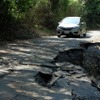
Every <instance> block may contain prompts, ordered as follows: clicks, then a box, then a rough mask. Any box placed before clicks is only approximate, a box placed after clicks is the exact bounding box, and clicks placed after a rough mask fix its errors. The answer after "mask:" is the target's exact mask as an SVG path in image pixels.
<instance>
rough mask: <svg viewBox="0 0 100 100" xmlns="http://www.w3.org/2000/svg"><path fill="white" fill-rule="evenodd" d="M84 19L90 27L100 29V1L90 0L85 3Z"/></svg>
mask: <svg viewBox="0 0 100 100" xmlns="http://www.w3.org/2000/svg"><path fill="white" fill-rule="evenodd" d="M84 17H85V19H86V21H87V23H88V25H89V26H90V27H100V0H88V2H86V3H85V7H84ZM90 23H91V24H90Z"/></svg>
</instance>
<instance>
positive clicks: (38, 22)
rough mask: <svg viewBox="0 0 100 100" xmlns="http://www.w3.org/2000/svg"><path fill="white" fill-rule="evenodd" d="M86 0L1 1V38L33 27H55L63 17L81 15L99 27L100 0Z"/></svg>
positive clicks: (12, 35) (10, 36)
mask: <svg viewBox="0 0 100 100" xmlns="http://www.w3.org/2000/svg"><path fill="white" fill-rule="evenodd" d="M84 1H85V0H84ZM86 1H87V2H86V3H85V2H83V0H0V18H1V19H0V27H1V29H0V38H1V39H3V38H5V39H7V38H14V37H15V36H18V35H20V34H21V32H22V30H23V33H25V34H26V32H27V30H29V31H28V32H30V30H31V31H32V32H33V30H34V29H33V28H37V29H45V28H46V29H54V30H55V29H56V26H57V24H58V22H59V21H60V20H61V19H62V18H64V17H66V16H83V17H84V18H85V20H86V21H87V23H90V22H91V26H92V25H93V26H96V27H100V0H86ZM89 25H90V24H89ZM22 27H23V28H22ZM25 29H26V30H25ZM19 30H21V31H20V32H19ZM32 32H31V33H32ZM15 34H17V35H15Z"/></svg>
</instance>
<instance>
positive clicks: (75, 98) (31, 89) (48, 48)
mask: <svg viewBox="0 0 100 100" xmlns="http://www.w3.org/2000/svg"><path fill="white" fill-rule="evenodd" d="M84 41H85V42H86V41H89V42H100V31H89V32H88V34H87V36H86V37H85V38H78V37H76V38H74V37H68V38H57V36H48V37H42V38H36V39H33V40H29V41H17V42H15V43H9V44H7V45H5V46H1V47H0V100H83V99H79V97H84V100H100V92H99V91H98V90H97V89H96V88H95V87H92V86H91V82H90V79H89V78H88V76H87V75H86V74H85V75H83V76H82V77H81V78H76V77H77V76H79V75H80V74H79V73H78V74H76V76H75V75H71V76H70V75H66V74H68V73H66V72H64V73H65V75H66V76H65V77H64V79H60V80H58V83H59V84H60V85H61V84H63V86H62V88H51V89H48V88H46V87H43V86H41V85H39V84H38V83H36V82H35V78H34V76H35V75H36V74H37V73H38V72H39V71H46V72H47V71H50V68H49V67H51V66H52V67H54V65H52V64H51V63H50V62H52V61H53V58H54V57H55V56H56V55H57V54H58V52H59V51H63V50H68V49H70V48H76V47H78V46H79V43H80V42H84ZM41 65H47V66H49V67H43V66H41ZM74 67H75V66H74ZM81 74H84V71H83V69H82V72H81ZM69 82H70V85H68V83H69ZM81 92H82V93H81ZM87 95H88V98H85V96H87Z"/></svg>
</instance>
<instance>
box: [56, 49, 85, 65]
mask: <svg viewBox="0 0 100 100" xmlns="http://www.w3.org/2000/svg"><path fill="white" fill-rule="evenodd" d="M83 53H84V49H81V48H75V49H69V50H67V51H66V50H65V51H62V52H59V54H58V55H57V56H56V57H55V58H54V62H55V63H56V62H64V61H65V62H71V63H72V64H75V65H82V64H83Z"/></svg>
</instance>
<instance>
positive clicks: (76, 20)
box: [61, 17, 80, 24]
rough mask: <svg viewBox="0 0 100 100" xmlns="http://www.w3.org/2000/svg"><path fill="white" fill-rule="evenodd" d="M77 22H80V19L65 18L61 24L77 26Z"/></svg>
mask: <svg viewBox="0 0 100 100" xmlns="http://www.w3.org/2000/svg"><path fill="white" fill-rule="evenodd" d="M79 22H80V17H66V18H64V19H63V20H62V21H61V23H65V24H79Z"/></svg>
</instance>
